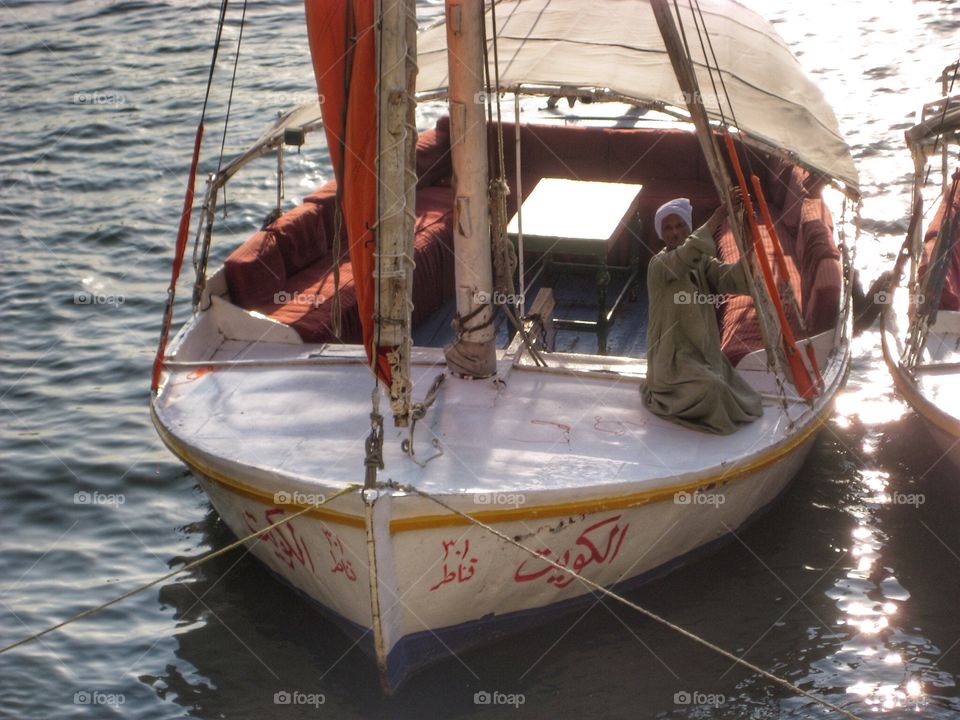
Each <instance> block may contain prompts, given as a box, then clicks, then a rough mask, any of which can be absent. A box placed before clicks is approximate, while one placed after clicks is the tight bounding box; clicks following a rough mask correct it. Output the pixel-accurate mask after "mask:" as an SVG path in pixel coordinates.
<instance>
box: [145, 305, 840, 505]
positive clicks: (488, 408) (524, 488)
mask: <svg viewBox="0 0 960 720" xmlns="http://www.w3.org/2000/svg"><path fill="white" fill-rule="evenodd" d="M614 327H615V328H616V329H617V332H618V333H621V334H622V340H623V342H627V341H628V340H631V341H635V338H636V337H637V336H638V335H640V334H639V333H637V332H635V329H636V326H635V325H633V326H632V325H631V323H629V322H624V323H620V324H618V325H615V326H614ZM831 335H832V333H831ZM583 338H593V342H596V340H595V336H592V335H589V334H583V335H582V336H580V337H578V338H572V339H570V340H569V342H576V341H580V342H582V339H583ZM823 340H824V341H826V340H829V338H826V337H825V338H823ZM565 342H567V341H565ZM818 354H819V353H818ZM546 358H547V361H548V363H549V367H548V368H547V369H545V370H544V369H539V368H536V367H534V365H533V363H532V361H531V360H530V358H529V356H528V355H527V354H526V352H525V351H518V352H517V354H516V355H513V354H507V353H506V352H505V351H500V352H499V361H498V375H497V379H496V380H464V379H459V378H455V377H450V376H448V377H447V378H446V380H445V382H444V383H443V385H442V387H441V389H440V391H439V394H438V398H437V401H436V403H435V404H434V405H433V406H432V407H431V408H430V409H429V410H428V411H427V414H426V417H425V419H424V420H422V421H421V422H420V423H419V424H418V425H417V427H416V431H415V433H414V442H413V448H414V453H415V457H416V460H417V461H419V462H420V463H424V462H425V463H426V464H425V465H424V466H421V465H420V464H418V462H417V461H415V460H414V459H413V458H410V457H408V456H407V455H405V454H404V453H403V451H402V450H401V442H402V441H403V440H404V439H406V438H407V437H408V431H407V430H406V429H402V428H394V427H393V426H392V424H391V423H390V419H389V409H388V406H387V403H386V400H383V401H382V402H381V412H382V413H383V414H384V415H385V416H386V421H385V441H384V459H385V465H386V469H385V471H383V472H381V479H392V480H395V481H397V482H400V483H412V484H414V485H416V486H417V487H419V488H421V489H423V490H426V491H429V492H434V493H440V494H459V493H484V492H524V493H526V494H528V495H529V494H531V493H532V494H534V495H535V494H536V493H538V492H540V491H544V492H546V491H556V490H558V489H564V490H567V491H568V492H569V495H570V496H572V497H577V496H580V495H582V496H583V497H590V496H594V497H596V496H597V494H598V493H606V492H608V491H613V492H622V491H625V490H636V489H637V488H638V487H642V489H644V490H647V489H655V488H656V487H660V486H669V485H671V484H676V483H677V481H678V480H683V479H685V478H688V477H696V476H697V475H699V474H702V473H703V472H705V471H708V470H710V469H714V470H715V469H716V468H718V467H734V466H735V465H737V464H738V463H739V462H741V461H748V460H751V459H753V458H755V457H756V456H757V454H758V453H760V452H761V451H764V450H766V449H769V448H771V447H772V446H774V445H776V444H777V443H779V442H781V441H787V442H793V441H800V440H798V438H797V435H804V434H809V433H807V430H806V428H808V426H809V432H810V433H812V432H813V431H814V430H815V429H816V427H818V426H819V419H822V418H823V417H825V415H824V410H825V403H824V401H819V402H817V403H815V404H814V406H813V407H810V406H809V405H808V404H806V403H804V402H802V401H798V400H797V399H796V398H795V396H794V398H793V400H792V401H791V402H790V403H789V405H788V407H789V415H790V417H791V418H792V419H793V420H794V421H798V423H799V424H798V426H797V427H801V428H805V429H804V430H803V431H801V432H800V433H796V432H795V430H796V427H795V428H794V429H791V428H790V422H789V421H788V419H787V417H786V416H785V415H784V413H783V411H782V409H781V405H780V403H779V401H778V399H777V396H776V394H775V393H774V387H773V384H772V378H771V376H770V374H769V373H767V372H766V371H765V369H764V368H763V363H762V362H758V363H755V364H751V363H750V362H748V360H750V358H747V359H746V360H745V361H744V362H743V363H741V369H742V372H743V374H744V376H745V377H746V378H747V380H748V382H750V383H751V384H753V385H754V386H755V387H757V388H758V389H759V390H760V391H761V392H763V393H764V398H765V400H764V406H765V412H764V415H763V417H762V418H761V419H760V420H758V421H756V422H754V423H752V424H749V425H747V426H744V427H743V428H742V429H740V430H739V431H738V432H737V433H735V434H734V435H732V436H715V435H711V434H708V433H703V432H698V431H695V430H688V429H685V428H681V427H679V426H677V425H675V424H673V423H670V422H668V421H665V420H663V419H661V418H659V417H656V416H654V415H653V414H651V413H649V412H648V411H647V410H646V409H645V408H644V407H643V405H642V403H641V401H640V397H639V387H640V381H641V379H642V377H643V375H644V372H645V363H644V362H643V360H642V359H637V358H629V357H623V356H613V355H611V356H597V355H586V354H568V353H562V352H555V353H549V354H547V355H546ZM843 358H844V354H843V353H839V354H836V355H834V357H833V360H832V361H831V362H830V363H824V365H823V367H824V379H825V381H826V383H827V392H826V393H825V397H827V398H829V397H832V395H833V393H834V391H835V389H836V387H837V386H839V384H840V383H841V382H842V379H843V377H842V375H843V369H844V368H845V366H846V363H845V362H844V360H843ZM824 359H825V358H824ZM169 369H170V371H171V372H172V374H171V377H170V378H169V381H168V382H167V384H166V386H165V388H164V389H163V391H162V392H161V395H160V397H159V398H158V400H157V403H156V405H155V410H156V413H157V416H158V419H159V421H160V423H159V424H160V425H162V426H163V427H164V428H166V431H167V434H168V437H167V441H168V443H170V444H171V446H172V447H174V449H175V450H177V448H178V447H179V448H180V454H183V453H184V452H186V451H189V453H190V455H191V456H192V457H191V460H192V461H191V464H192V465H194V466H195V467H197V466H199V467H203V466H211V467H219V468H221V472H225V473H226V472H230V471H231V469H235V468H236V467H237V466H243V467H244V468H245V474H248V475H249V474H250V473H251V472H252V473H253V474H255V475H256V476H257V477H258V484H260V485H261V487H263V488H264V489H269V488H276V490H281V489H284V490H291V489H301V490H303V491H304V492H309V491H310V490H311V488H316V487H318V486H320V487H324V488H330V487H338V486H341V485H342V484H344V483H349V482H362V480H363V474H364V467H363V457H364V444H363V441H364V438H366V437H367V435H368V434H369V432H370V407H371V403H370V397H371V391H372V390H373V388H374V381H373V377H372V375H371V374H370V372H369V369H368V368H367V366H366V364H365V360H364V356H363V354H362V350H361V348H360V347H359V346H343V345H337V346H335V345H293V344H284V343H272V342H262V341H261V342H251V341H234V340H225V341H222V342H221V343H220V344H219V345H217V346H216V348H215V349H213V350H212V352H210V353H209V354H206V355H205V357H203V358H202V359H200V358H198V359H197V360H196V361H194V362H181V363H177V362H173V363H171V364H170V366H169ZM444 372H445V366H444V362H443V352H442V349H441V348H417V349H416V350H415V352H414V357H413V367H412V377H413V381H414V390H413V397H414V400H415V401H421V400H423V398H424V396H425V394H426V392H427V390H428V388H429V387H430V385H431V384H432V383H433V382H434V380H435V378H436V377H437V376H438V375H440V374H441V373H444ZM801 439H802V438H801ZM434 456H436V457H434ZM431 458H432V459H431ZM185 459H187V458H185ZM428 459H429V462H426V461H427V460H428ZM225 462H226V463H227V464H228V465H229V467H228V466H224V464H223V463H225ZM617 486H620V487H617Z"/></svg>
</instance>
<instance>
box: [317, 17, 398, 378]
mask: <svg viewBox="0 0 960 720" xmlns="http://www.w3.org/2000/svg"><path fill="white" fill-rule="evenodd" d="M305 11H306V19H307V37H308V39H309V42H310V55H311V56H312V58H313V72H314V75H315V77H316V80H317V91H318V92H319V94H320V108H321V111H322V114H323V126H324V130H325V131H326V135H327V145H328V147H329V148H330V159H331V160H332V161H333V169H334V172H335V173H336V178H337V184H338V187H340V188H341V192H340V196H341V198H342V211H343V220H344V230H345V231H346V237H347V240H348V242H349V251H350V263H351V265H352V268H353V279H354V283H355V289H356V293H357V304H358V307H359V311H360V322H361V325H362V328H363V344H364V347H366V349H367V358H368V359H369V358H371V357H372V354H373V352H374V350H373V346H374V342H375V338H374V337H373V336H374V330H375V326H374V320H373V313H374V291H375V283H374V278H373V270H374V257H373V254H374V250H375V249H376V248H375V238H374V232H373V228H374V226H375V224H376V221H377V173H376V167H377V109H378V107H379V101H378V98H377V63H376V59H377V35H376V31H375V20H376V18H375V13H374V3H373V0H305ZM389 349H390V348H380V347H378V348H377V350H376V353H377V370H378V371H377V375H378V376H379V377H380V378H381V379H382V380H383V381H384V382H386V383H388V384H389V382H390V365H389V363H388V362H387V359H386V353H387V351H388V350H389Z"/></svg>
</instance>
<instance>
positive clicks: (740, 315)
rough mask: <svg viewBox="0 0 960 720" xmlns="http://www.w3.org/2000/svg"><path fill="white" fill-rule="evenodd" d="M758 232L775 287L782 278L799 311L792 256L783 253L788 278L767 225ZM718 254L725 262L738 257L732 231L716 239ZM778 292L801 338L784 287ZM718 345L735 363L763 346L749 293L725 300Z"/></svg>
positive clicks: (798, 286)
mask: <svg viewBox="0 0 960 720" xmlns="http://www.w3.org/2000/svg"><path fill="white" fill-rule="evenodd" d="M760 235H761V237H762V238H763V246H764V248H765V249H766V251H767V257H768V258H769V260H770V264H771V268H772V270H773V277H774V280H775V281H776V283H777V287H778V289H780V288H781V286H782V283H783V282H784V281H786V282H789V283H790V288H791V289H792V291H793V296H794V297H795V298H796V301H797V303H798V304H800V309H801V312H802V308H803V302H802V292H801V282H800V273H799V271H798V270H797V266H796V263H795V261H794V259H793V258H792V257H791V256H790V255H786V256H785V258H784V259H785V260H786V266H787V274H788V277H787V278H784V277H783V276H782V274H781V273H780V270H779V266H778V264H777V262H776V260H775V258H774V254H773V253H774V250H773V241H772V240H771V238H770V237H769V235H768V234H767V231H766V228H761V229H760ZM717 254H718V256H719V257H720V258H721V259H722V260H723V261H724V262H728V263H729V262H736V261H737V260H739V258H740V253H739V251H738V249H737V246H736V241H735V240H734V237H733V231H731V230H730V229H729V228H726V229H725V230H724V231H723V234H722V235H721V236H720V239H719V240H718V241H717ZM779 294H780V296H781V297H783V298H784V302H783V307H784V310H785V311H786V313H787V320H788V322H789V323H790V327H791V329H792V330H793V332H794V335H795V336H796V337H798V338H799V337H802V336H801V331H800V321H799V319H798V317H797V314H796V311H795V309H794V307H793V304H792V303H790V302H787V301H786V299H785V291H784V290H780V293H779ZM720 347H721V349H722V350H723V352H724V354H725V355H726V356H727V357H728V358H729V359H730V362H732V363H733V364H734V365H736V364H737V363H738V362H740V360H741V359H742V358H743V356H744V355H747V354H748V353H751V352H753V351H754V350H759V349H760V348H762V347H763V336H762V335H761V333H760V320H759V318H758V317H757V311H756V308H755V307H754V305H753V298H751V297H750V296H749V295H735V296H732V297H728V301H727V303H726V304H725V305H724V307H723V315H722V322H721V340H720Z"/></svg>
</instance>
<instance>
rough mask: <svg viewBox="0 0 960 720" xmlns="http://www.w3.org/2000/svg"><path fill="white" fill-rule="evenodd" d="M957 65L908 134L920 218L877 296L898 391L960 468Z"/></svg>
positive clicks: (959, 118) (942, 79) (889, 364)
mask: <svg viewBox="0 0 960 720" xmlns="http://www.w3.org/2000/svg"><path fill="white" fill-rule="evenodd" d="M958 71H960V62H957V63H954V64H953V65H950V66H948V67H946V68H944V71H943V73H942V74H941V76H940V82H942V84H943V97H941V98H940V99H938V100H936V101H934V102H931V103H927V104H926V105H924V106H923V109H922V110H921V112H920V114H919V118H918V121H919V122H918V123H917V124H916V125H915V126H914V127H912V128H910V129H909V130H907V131H906V133H905V135H906V140H907V145H908V147H909V148H910V152H911V154H912V156H913V161H914V187H913V199H914V203H913V205H914V210H913V217H912V218H911V221H910V229H909V231H908V236H907V241H906V243H905V244H904V247H903V248H902V250H901V253H900V255H899V256H898V258H897V261H896V267H895V269H894V272H893V275H894V278H893V279H894V287H893V288H892V289H891V290H890V291H889V292H886V291H884V292H883V293H882V297H879V298H874V301H875V302H878V303H879V304H880V305H882V314H881V318H882V324H883V328H882V334H881V340H882V343H883V357H884V360H885V362H886V364H887V367H888V368H889V370H890V374H891V375H892V376H893V380H894V384H895V385H896V388H897V391H898V392H899V393H900V395H901V396H902V397H903V399H904V400H906V402H907V403H908V404H909V405H910V407H911V408H913V410H914V411H915V412H916V413H917V414H918V415H919V416H920V417H921V418H922V419H923V422H924V425H926V426H927V428H928V429H929V430H930V433H931V434H932V435H933V437H934V439H935V440H936V442H937V444H938V445H939V446H940V448H941V449H942V450H943V454H944V457H947V458H949V460H950V461H951V462H952V463H953V465H954V467H955V468H957V469H960V402H958V401H957V398H958V397H960V242H958V236H960V188H958V184H960V164H958V165H957V167H956V170H955V172H954V173H953V175H952V176H951V175H950V171H949V169H950V162H951V160H950V155H951V152H952V153H953V154H954V158H953V160H954V162H955V161H956V149H957V147H958V146H960V96H958V95H953V96H951V95H950V94H949V90H950V89H951V88H952V87H953V84H954V82H955V80H956V78H957V73H958ZM937 154H939V155H940V159H941V165H940V175H941V182H940V183H939V187H940V199H939V206H938V209H937V211H936V214H935V215H934V216H933V218H932V219H931V220H930V222H929V224H928V225H927V228H926V231H924V230H923V227H922V216H923V200H924V198H923V192H924V189H925V186H926V183H927V178H928V175H929V172H928V162H929V159H930V158H931V156H934V157H935V156H936V155H937ZM908 260H909V261H910V262H909V269H908V276H907V277H906V278H905V279H903V281H902V282H901V275H902V273H903V269H904V265H906V264H907V261H908ZM940 459H941V458H938V459H937V460H938V461H939V460H940Z"/></svg>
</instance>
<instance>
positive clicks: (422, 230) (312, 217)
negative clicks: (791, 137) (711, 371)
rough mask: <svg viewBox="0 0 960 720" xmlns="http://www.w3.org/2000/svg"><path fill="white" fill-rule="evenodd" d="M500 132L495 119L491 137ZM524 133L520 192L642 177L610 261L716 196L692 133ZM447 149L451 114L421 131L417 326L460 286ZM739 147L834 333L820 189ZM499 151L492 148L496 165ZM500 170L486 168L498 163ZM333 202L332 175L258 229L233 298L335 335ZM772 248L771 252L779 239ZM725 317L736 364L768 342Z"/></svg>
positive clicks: (726, 253)
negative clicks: (679, 213) (682, 200)
mask: <svg viewBox="0 0 960 720" xmlns="http://www.w3.org/2000/svg"><path fill="white" fill-rule="evenodd" d="M496 134H497V130H496V127H495V126H494V125H492V124H491V126H490V128H489V136H490V139H491V140H493V139H495V137H496ZM503 137H504V161H505V170H506V176H507V177H506V179H507V183H508V185H509V187H510V188H511V194H510V196H509V197H508V199H507V211H508V215H512V214H513V213H514V212H515V211H516V208H517V204H518V202H517V196H516V187H517V184H516V173H515V162H516V160H515V158H516V154H515V153H516V146H515V141H514V125H513V124H512V123H505V124H504V126H503ZM520 139H521V153H522V158H521V160H522V163H521V166H522V176H521V189H522V194H523V196H524V197H526V196H527V195H528V194H529V193H530V192H531V191H532V190H533V188H534V187H535V186H536V184H537V181H538V180H539V179H540V178H543V177H561V178H569V179H580V180H600V181H608V182H632V183H642V184H643V189H642V190H641V192H640V196H639V202H638V215H639V218H640V223H639V224H638V225H631V226H630V232H628V233H622V234H621V235H622V236H621V237H620V238H618V239H617V240H616V241H615V242H614V243H613V244H612V247H611V250H610V257H609V258H608V262H609V263H610V264H618V265H619V264H624V263H625V262H626V261H627V259H628V257H629V252H630V250H631V248H630V243H631V242H632V243H634V247H635V248H636V249H637V250H639V252H640V259H641V263H642V265H643V266H645V265H646V262H647V261H648V260H649V258H650V257H652V255H653V254H655V253H656V252H658V251H659V249H660V247H661V244H660V243H659V241H658V240H657V238H656V234H655V231H654V223H653V217H654V214H655V212H656V210H657V208H658V207H659V206H660V205H661V204H663V203H664V202H667V201H668V200H671V199H673V198H675V197H688V198H690V200H691V202H692V203H693V206H694V218H693V219H694V224H695V225H699V224H700V223H702V222H704V221H705V220H706V219H707V217H708V216H709V215H710V213H711V212H712V211H713V209H714V208H715V207H716V206H717V204H718V203H719V200H718V197H717V194H716V191H715V190H714V187H713V183H712V182H711V180H710V174H709V170H708V168H707V164H706V161H705V160H704V158H703V155H702V153H701V151H700V147H699V144H698V141H697V138H696V136H695V135H694V134H693V133H691V132H687V131H685V130H675V129H662V128H655V129H621V128H600V127H583V126H570V125H524V126H523V128H522V131H521V137H520ZM493 147H495V146H494V145H493V144H492V143H491V148H493ZM449 148H450V133H449V119H448V118H447V117H442V118H441V119H440V120H439V121H438V122H437V125H436V127H435V128H434V129H431V130H428V131H425V132H424V133H422V134H421V135H420V138H419V140H418V143H417V173H418V178H419V179H418V182H417V190H416V214H417V220H416V226H415V255H414V259H415V262H416V270H415V273H414V284H413V286H414V287H413V302H414V308H415V310H414V317H413V322H414V326H415V327H416V326H417V325H418V323H420V322H421V321H423V320H425V319H426V318H427V317H429V316H430V315H431V314H433V313H435V312H436V311H437V310H438V309H439V308H441V307H443V306H444V305H445V304H447V303H448V301H450V300H451V298H452V297H453V293H454V257H453V241H452V237H453V212H452V197H451V188H450V185H451V174H452V167H451V161H450V150H449ZM739 151H740V153H741V161H742V163H743V165H744V167H745V168H747V167H749V168H750V169H751V170H752V171H753V172H755V173H756V174H757V175H758V176H759V177H760V179H761V182H762V183H763V185H764V187H765V191H766V193H767V199H768V202H769V203H770V205H771V212H772V214H773V216H774V219H775V222H776V224H777V228H778V233H779V235H780V238H781V241H782V243H783V246H784V251H785V254H786V256H787V261H788V262H787V264H788V267H789V268H790V272H789V274H790V282H791V285H792V286H793V288H794V294H795V295H796V297H797V298H798V299H799V300H800V306H801V312H802V313H803V315H804V320H805V322H806V326H807V328H808V329H809V331H810V332H811V333H815V332H819V331H822V330H824V329H827V327H830V326H832V324H833V322H834V320H835V318H836V310H837V303H838V302H839V296H840V287H841V276H840V263H839V252H838V251H837V248H836V246H835V245H834V243H833V240H832V220H831V218H830V215H829V211H828V210H827V209H826V207H825V205H824V204H823V203H822V202H821V201H820V200H819V198H818V195H819V190H820V188H819V187H818V186H817V184H816V183H815V182H813V181H812V180H811V178H810V177H809V176H808V174H807V173H806V171H804V170H802V169H801V168H799V167H796V166H794V165H792V164H788V163H786V162H783V161H780V160H775V159H771V158H768V157H766V156H764V155H762V154H761V153H759V152H758V151H756V150H753V149H748V148H745V147H740V148H739ZM494 152H495V151H494V150H493V149H491V160H492V161H493V160H495V159H496V155H495V154H494ZM497 165H498V164H497V163H496V162H492V163H491V167H497ZM335 199H336V185H335V182H334V181H330V182H328V183H326V184H325V185H324V186H322V187H321V188H319V189H318V190H317V191H315V192H313V193H312V194H310V195H308V196H307V197H306V198H305V199H304V202H303V204H302V205H300V206H299V207H297V208H294V209H292V210H290V211H288V212H287V213H286V214H284V215H283V216H281V217H280V218H278V219H277V220H276V221H275V222H273V223H272V224H270V225H268V226H267V227H266V228H265V229H263V230H261V231H259V232H257V233H255V234H254V235H253V236H252V237H251V238H249V239H248V240H247V241H246V242H245V243H243V244H242V245H241V246H240V247H239V248H237V249H236V250H235V251H234V252H233V253H232V254H231V255H230V256H229V257H228V258H227V260H226V263H225V271H226V279H227V285H228V288H229V292H230V297H231V300H232V302H234V303H235V304H236V305H239V306H240V307H243V308H245V309H248V310H253V311H257V312H259V313H262V314H264V315H266V316H268V317H271V318H273V319H275V320H278V321H280V322H283V323H285V324H287V325H290V326H291V327H293V328H294V329H295V330H296V331H297V332H298V333H299V334H300V336H301V337H302V338H303V339H304V340H305V341H307V342H318V343H319V342H337V338H336V336H335V335H334V333H333V326H332V322H331V318H332V310H333V302H332V298H333V288H334V278H333V268H334V250H333V238H334V204H335ZM637 235H639V243H637ZM767 245H768V246H770V243H769V239H767ZM341 247H342V248H343V252H342V254H341V256H340V258H339V271H340V302H341V308H342V314H341V317H342V326H341V334H340V341H342V342H347V343H358V342H360V337H361V329H360V321H359V314H358V311H357V302H356V295H355V292H354V287H353V276H352V273H351V266H350V262H349V258H348V256H347V253H346V247H347V240H346V237H345V233H343V238H342V243H341ZM718 252H719V255H720V257H721V258H722V259H724V260H725V261H727V262H730V261H733V260H736V258H737V257H738V255H737V251H736V247H735V244H734V243H733V240H732V235H731V234H730V233H729V232H727V233H723V232H722V229H721V233H718ZM768 252H769V253H770V254H771V255H770V256H771V259H772V257H773V256H772V246H770V247H768ZM528 267H530V265H529V264H528ZM719 315H720V318H719V319H720V321H721V323H722V336H723V346H724V350H725V352H727V353H728V355H729V356H730V357H731V360H733V361H734V362H736V361H737V360H739V358H740V357H742V356H743V355H745V354H746V353H748V352H750V351H751V350H754V349H757V348H759V347H761V346H762V343H761V341H760V335H759V328H758V327H757V320H756V316H755V313H754V311H753V307H752V301H751V300H750V299H749V298H747V297H738V298H734V299H733V300H731V301H730V302H728V303H726V304H725V308H724V309H723V310H721V311H720V312H719ZM798 332H799V329H798Z"/></svg>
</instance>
